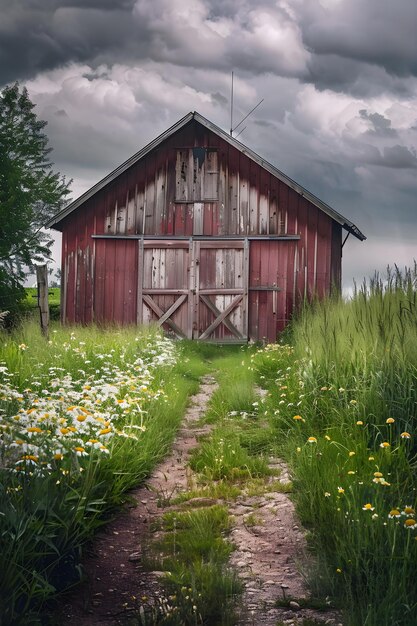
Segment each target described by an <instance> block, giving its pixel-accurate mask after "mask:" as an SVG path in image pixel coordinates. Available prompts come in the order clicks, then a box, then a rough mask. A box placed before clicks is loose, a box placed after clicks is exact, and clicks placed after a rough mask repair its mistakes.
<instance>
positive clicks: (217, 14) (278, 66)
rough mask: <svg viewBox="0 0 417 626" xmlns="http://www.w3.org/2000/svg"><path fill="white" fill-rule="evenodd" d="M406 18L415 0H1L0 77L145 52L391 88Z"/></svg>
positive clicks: (366, 91)
mask: <svg viewBox="0 0 417 626" xmlns="http://www.w3.org/2000/svg"><path fill="white" fill-rule="evenodd" d="M323 4H326V5H328V7H327V8H325V7H324V6H323ZM400 8H401V10H399V9H400ZM416 26H417V3H416V2H415V0H401V7H399V6H398V3H394V2H392V0H367V1H366V2H363V0H321V2H320V0H299V1H298V2H297V3H287V2H285V1H284V0H260V1H258V2H257V3H256V4H255V3H253V2H251V1H250V0H247V1H242V0H188V2H184V1H180V0H152V1H150V0H5V7H4V8H3V11H2V19H1V21H0V84H4V83H6V82H10V81H13V80H15V79H16V78H17V79H21V80H23V79H27V78H31V77H33V76H35V75H36V74H37V73H38V72H41V71H44V70H50V69H54V68H58V67H61V66H63V65H66V64H68V63H70V62H80V63H88V64H89V65H90V66H92V67H93V66H97V65H99V64H100V63H108V64H113V63H115V62H120V63H125V64H127V65H134V64H137V63H141V62H143V61H144V60H149V59H150V60H153V61H157V62H164V63H167V62H171V63H174V64H177V65H182V66H189V67H200V68H206V69H207V68H212V69H219V70H223V71H224V70H230V69H231V68H232V67H234V68H235V69H236V70H240V71H245V72H248V73H249V74H254V73H255V74H258V73H268V72H270V73H273V74H275V75H277V76H289V77H296V78H299V79H302V80H304V81H306V82H312V83H313V84H315V85H316V86H317V87H318V88H320V89H325V88H330V89H334V90H336V91H349V92H350V93H354V94H356V95H364V96H366V95H372V93H382V92H384V91H387V90H388V91H390V90H391V91H393V92H395V93H397V92H398V93H400V92H401V90H403V91H404V90H405V91H406V90H407V86H406V84H405V82H404V81H401V80H398V77H400V78H401V77H404V76H407V75H411V74H416V75H417V37H416Z"/></svg>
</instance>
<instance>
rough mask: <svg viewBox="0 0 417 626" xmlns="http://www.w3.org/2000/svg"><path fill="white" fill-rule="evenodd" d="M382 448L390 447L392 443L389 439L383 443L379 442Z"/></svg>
mask: <svg viewBox="0 0 417 626" xmlns="http://www.w3.org/2000/svg"><path fill="white" fill-rule="evenodd" d="M379 447H380V448H390V447H391V444H390V443H388V441H383V442H382V443H380V444H379Z"/></svg>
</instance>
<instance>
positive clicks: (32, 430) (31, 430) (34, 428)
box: [26, 426, 42, 433]
mask: <svg viewBox="0 0 417 626" xmlns="http://www.w3.org/2000/svg"><path fill="white" fill-rule="evenodd" d="M26 430H27V431H28V433H41V432H42V428H39V427H38V426H29V428H27V429H26Z"/></svg>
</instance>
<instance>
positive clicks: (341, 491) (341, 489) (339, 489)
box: [337, 487, 345, 493]
mask: <svg viewBox="0 0 417 626" xmlns="http://www.w3.org/2000/svg"><path fill="white" fill-rule="evenodd" d="M337 492H338V493H345V490H344V489H343V487H338V488H337Z"/></svg>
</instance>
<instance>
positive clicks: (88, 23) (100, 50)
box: [0, 0, 136, 84]
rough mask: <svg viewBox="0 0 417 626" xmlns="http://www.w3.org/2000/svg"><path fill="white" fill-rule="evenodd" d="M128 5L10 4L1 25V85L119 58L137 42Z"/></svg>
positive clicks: (117, 0) (109, 0) (114, 1)
mask: <svg viewBox="0 0 417 626" xmlns="http://www.w3.org/2000/svg"><path fill="white" fill-rule="evenodd" d="M131 12H132V2H131V1H126V0H106V1H105V2H101V0H89V1H87V2H84V0H71V1H70V2H65V0H62V1H61V2H59V1H58V0H49V1H48V0H46V1H44V0H42V1H41V0H32V1H31V2H24V1H23V0H17V1H15V0H10V1H9V2H7V4H6V8H5V9H3V11H2V18H1V21H0V84H5V83H7V82H11V81H13V80H16V79H20V80H22V79H26V78H30V77H32V76H34V75H36V74H37V73H38V72H40V71H43V70H49V69H54V68H56V67H60V66H62V65H65V64H66V63H68V62H70V61H78V62H83V61H88V60H92V59H97V58H100V55H102V54H106V55H110V54H111V55H112V56H113V58H114V59H117V57H118V56H119V55H121V53H122V52H123V49H124V48H127V49H129V43H128V42H129V41H132V40H133V41H136V31H135V28H134V26H133V24H132V19H131Z"/></svg>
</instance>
